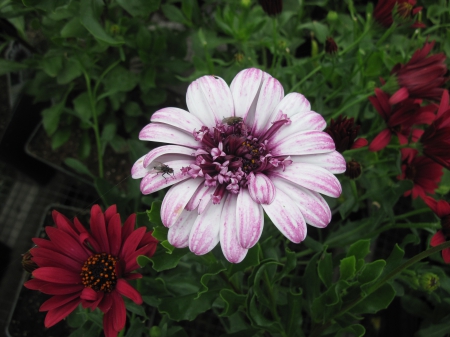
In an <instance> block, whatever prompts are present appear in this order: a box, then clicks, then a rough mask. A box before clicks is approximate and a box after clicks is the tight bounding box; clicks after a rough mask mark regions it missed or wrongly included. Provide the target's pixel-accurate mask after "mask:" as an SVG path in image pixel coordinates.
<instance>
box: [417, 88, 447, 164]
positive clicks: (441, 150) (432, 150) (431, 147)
mask: <svg viewBox="0 0 450 337" xmlns="http://www.w3.org/2000/svg"><path fill="white" fill-rule="evenodd" d="M420 142H421V143H422V144H423V153H424V155H426V156H428V157H429V158H431V159H433V160H434V161H435V162H436V163H438V164H441V165H442V166H444V167H445V168H446V169H448V170H450V105H449V94H448V91H447V90H444V92H443V94H442V99H441V103H440V104H439V109H438V112H437V115H436V120H435V121H434V122H433V123H432V124H431V125H430V126H429V127H428V128H427V129H426V130H425V132H424V133H423V135H422V137H421V138H420Z"/></svg>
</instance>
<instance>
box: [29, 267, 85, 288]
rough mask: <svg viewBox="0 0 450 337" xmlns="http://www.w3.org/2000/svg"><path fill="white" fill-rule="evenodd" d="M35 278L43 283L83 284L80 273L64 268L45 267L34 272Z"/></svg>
mask: <svg viewBox="0 0 450 337" xmlns="http://www.w3.org/2000/svg"><path fill="white" fill-rule="evenodd" d="M32 274H33V276H34V277H35V278H38V279H40V280H43V281H48V282H52V283H59V284H81V276H80V274H79V271H77V272H74V271H68V270H66V269H62V268H55V267H43V268H38V269H36V270H35V271H33V273H32Z"/></svg>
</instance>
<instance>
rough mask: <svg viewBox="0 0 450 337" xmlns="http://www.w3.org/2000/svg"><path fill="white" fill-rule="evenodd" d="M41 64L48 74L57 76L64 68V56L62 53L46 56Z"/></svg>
mask: <svg viewBox="0 0 450 337" xmlns="http://www.w3.org/2000/svg"><path fill="white" fill-rule="evenodd" d="M40 66H41V68H42V70H44V71H45V73H46V74H47V75H48V76H50V77H56V76H57V75H58V73H59V72H60V71H61V70H62V68H63V57H62V56H61V55H56V56H45V57H44V58H43V59H42V60H41V62H40Z"/></svg>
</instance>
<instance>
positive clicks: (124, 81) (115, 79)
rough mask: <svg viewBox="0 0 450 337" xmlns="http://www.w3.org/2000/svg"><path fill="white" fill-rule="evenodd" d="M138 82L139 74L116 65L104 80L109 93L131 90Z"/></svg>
mask: <svg viewBox="0 0 450 337" xmlns="http://www.w3.org/2000/svg"><path fill="white" fill-rule="evenodd" d="M137 82H138V78H137V76H136V75H135V74H133V73H131V72H130V71H128V70H127V69H125V68H124V67H122V66H116V67H115V68H114V69H113V70H111V71H110V72H109V73H108V75H106V77H105V79H104V80H103V83H104V85H105V91H106V92H107V93H108V95H111V94H113V93H116V92H128V91H131V90H132V89H133V88H134V87H135V86H136V84H137Z"/></svg>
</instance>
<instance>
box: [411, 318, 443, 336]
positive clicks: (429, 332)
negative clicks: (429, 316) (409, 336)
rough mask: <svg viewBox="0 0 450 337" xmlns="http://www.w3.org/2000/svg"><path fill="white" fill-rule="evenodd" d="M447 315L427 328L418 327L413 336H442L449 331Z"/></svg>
mask: <svg viewBox="0 0 450 337" xmlns="http://www.w3.org/2000/svg"><path fill="white" fill-rule="evenodd" d="M449 318H450V317H449V316H446V317H445V318H444V319H442V320H441V322H442V323H440V324H433V325H431V326H429V327H427V328H424V329H420V330H419V331H418V332H417V333H416V334H415V335H414V336H416V337H444V336H448V334H449V333H450V324H448V320H449Z"/></svg>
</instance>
